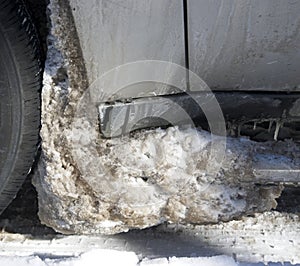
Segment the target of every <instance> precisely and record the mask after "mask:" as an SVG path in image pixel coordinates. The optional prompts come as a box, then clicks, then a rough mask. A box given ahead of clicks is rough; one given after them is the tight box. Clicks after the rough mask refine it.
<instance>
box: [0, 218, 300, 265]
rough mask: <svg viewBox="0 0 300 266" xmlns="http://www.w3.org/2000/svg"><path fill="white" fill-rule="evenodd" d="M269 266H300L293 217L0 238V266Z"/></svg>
mask: <svg viewBox="0 0 300 266" xmlns="http://www.w3.org/2000/svg"><path fill="white" fill-rule="evenodd" d="M220 255H223V256H222V257H220ZM224 255H226V256H224ZM207 257H212V258H210V259H208V258H207ZM239 262H240V263H239ZM269 262H273V263H270V264H269V265H272V266H273V265H274V266H275V265H276V266H277V265H278V266H279V265H282V263H284V264H283V265H285V266H289V265H299V266H300V264H299V263H300V223H299V217H298V216H297V215H292V214H290V215H287V214H281V213H277V212H269V213H265V214H257V215H256V216H255V217H246V218H244V219H243V220H240V221H231V222H228V223H222V224H219V225H207V226H195V227H191V226H190V227H183V226H179V225H164V226H159V227H156V228H150V229H146V230H142V231H139V230H136V231H130V232H128V233H122V234H118V235H112V236H103V235H102V236H101V235H98V236H83V235H81V236H79V235H71V236H63V235H60V234H48V235H47V234H46V235H41V236H32V235H25V234H16V233H7V232H2V233H0V265H1V266H2V265H34V266H35V265H41V266H44V265H51V266H52V265H60V266H65V265H68V266H69V265H149V264H150V265H205V266H210V265H216V266H219V265H222V266H223V265H224V266H225V265H226V266H231V265H235V266H246V265H259V266H261V265H264V264H263V263H269ZM275 262H277V263H275ZM251 263H252V264H251ZM297 263H298V264H297Z"/></svg>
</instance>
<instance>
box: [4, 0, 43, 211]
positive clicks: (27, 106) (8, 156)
mask: <svg viewBox="0 0 300 266" xmlns="http://www.w3.org/2000/svg"><path fill="white" fill-rule="evenodd" d="M41 77H42V71H41V62H40V50H39V42H38V38H37V35H36V31H35V28H34V26H33V23H32V22H31V20H30V16H29V15H28V12H27V10H26V7H25V6H24V3H23V2H22V1H21V0H19V1H18V0H16V1H13V0H0V213H1V212H2V211H3V210H4V209H5V208H6V207H7V205H8V204H9V203H10V202H11V201H12V199H13V198H14V197H15V195H16V193H17V192H18V190H19V188H20V187H21V185H22V183H23V181H24V179H25V178H26V176H27V175H28V172H29V170H30V168H31V165H32V163H33V161H34V158H35V154H36V150H37V146H38V141H39V137H38V133H39V127H40V88H41Z"/></svg>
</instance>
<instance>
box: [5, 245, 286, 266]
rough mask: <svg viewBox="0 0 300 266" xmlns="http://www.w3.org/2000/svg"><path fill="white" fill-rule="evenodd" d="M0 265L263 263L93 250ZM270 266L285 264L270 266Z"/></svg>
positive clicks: (24, 258) (230, 265)
mask: <svg viewBox="0 0 300 266" xmlns="http://www.w3.org/2000/svg"><path fill="white" fill-rule="evenodd" d="M0 265H5V266H15V265H18V266H23V265H24V266H25V265H28V266H87V265H89V266H93V265H103V266H106V265H107V266H109V265H122V266H147V265H149V266H150V265H151V266H155V265H159V266H164V265H170V266H196V265H197V266H262V265H264V264H263V263H255V264H250V263H238V262H235V261H234V259H233V258H232V257H229V256H213V257H190V258H187V257H179V258H177V257H171V258H157V259H148V258H145V259H140V258H139V256H138V255H137V254H135V253H134V252H124V251H115V250H99V249H98V250H97V249H95V250H92V251H89V252H86V253H83V254H81V255H79V256H76V257H63V256H61V257H43V256H40V255H37V254H32V255H30V256H2V257H0ZM268 265H269V266H277V265H282V264H278V263H269V264H268ZM283 265H285V266H288V265H291V264H290V263H284V264H283Z"/></svg>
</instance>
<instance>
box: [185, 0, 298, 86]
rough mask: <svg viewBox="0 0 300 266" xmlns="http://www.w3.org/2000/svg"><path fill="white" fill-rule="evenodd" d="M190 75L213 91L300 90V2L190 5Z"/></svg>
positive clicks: (196, 0) (229, 0)
mask: <svg viewBox="0 0 300 266" xmlns="http://www.w3.org/2000/svg"><path fill="white" fill-rule="evenodd" d="M188 21H189V24H188V26H189V31H188V33H189V51H190V56H189V60H190V69H191V70H192V71H194V72H195V73H196V74H198V75H199V76H200V77H201V78H202V79H204V81H205V82H207V83H208V85H209V86H210V87H211V88H213V89H221V90H224V89H235V90H236V89H239V90H262V91H263V90H277V91H281V90H285V91H287V90H288V91H295V90H297V91H299V90H300V71H299V69H300V1H297V0H296V1H294V0H293V1H292V0H263V1H261V0H244V1H235V0H211V1H207V0H188Z"/></svg>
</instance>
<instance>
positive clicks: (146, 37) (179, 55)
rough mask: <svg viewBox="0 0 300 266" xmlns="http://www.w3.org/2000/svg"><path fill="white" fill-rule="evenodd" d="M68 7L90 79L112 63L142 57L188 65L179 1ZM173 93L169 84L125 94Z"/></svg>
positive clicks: (78, 0)
mask: <svg viewBox="0 0 300 266" xmlns="http://www.w3.org/2000/svg"><path fill="white" fill-rule="evenodd" d="M70 6H71V8H72V13H73V16H74V21H75V24H76V28H77V32H78V36H79V39H80V45H81V48H82V52H83V57H84V60H85V64H86V69H87V73H88V78H89V82H90V83H92V82H94V81H96V80H97V79H98V78H99V77H100V76H101V75H102V74H104V73H105V72H106V71H109V70H111V69H112V68H114V67H117V66H119V65H122V64H125V63H129V62H133V61H138V60H164V61H170V62H173V63H176V64H179V65H181V66H185V56H184V36H183V35H184V34H183V7H182V1H181V0H165V1H158V0H131V1H127V0H100V1H99V0H88V1H82V0H70ZM122 78H124V77H122V76H118V75H116V76H115V79H122ZM112 82H113V81H112ZM170 92H173V90H172V89H171V88H170V87H168V86H162V85H158V84H146V85H140V84H139V85H137V86H132V87H131V88H130V89H128V90H126V92H124V93H123V97H125V98H126V97H142V96H149V95H158V94H168V93H170ZM108 93H109V92H108ZM118 97H120V98H122V95H121V96H120V95H119V96H118Z"/></svg>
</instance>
